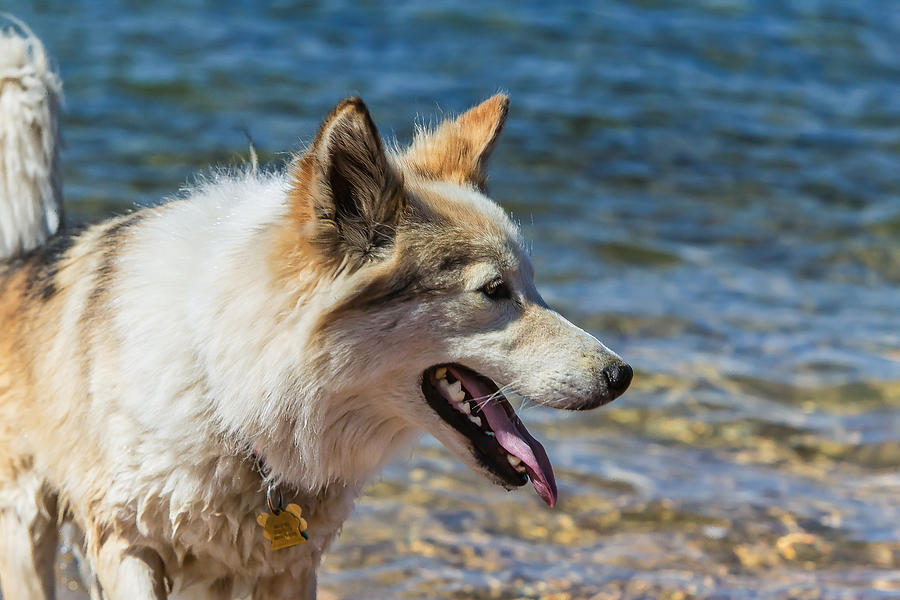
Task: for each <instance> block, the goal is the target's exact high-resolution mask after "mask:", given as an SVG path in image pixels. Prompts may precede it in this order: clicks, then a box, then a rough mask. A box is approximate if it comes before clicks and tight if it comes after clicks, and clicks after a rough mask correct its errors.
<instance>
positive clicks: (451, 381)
mask: <svg viewBox="0 0 900 600" xmlns="http://www.w3.org/2000/svg"><path fill="white" fill-rule="evenodd" d="M422 392H423V393H424V394H425V399H426V400H427V401H428V404H429V405H431V408H433V409H434V411H435V412H437V414H438V415H439V416H440V417H441V418H442V419H443V420H444V421H446V422H447V424H449V425H450V426H451V427H453V428H454V429H455V430H456V431H458V432H459V433H460V434H462V435H463V436H465V438H466V439H468V440H469V441H470V442H471V443H472V453H473V454H474V456H475V458H476V459H477V460H478V461H479V462H480V463H481V464H482V465H483V466H484V467H485V468H486V469H487V470H489V471H490V472H491V473H493V474H494V475H495V476H496V477H497V478H498V479H499V480H500V482H501V483H502V484H503V485H506V486H509V487H519V486H523V485H525V484H526V483H527V482H528V480H529V479H530V480H531V484H532V485H533V486H534V489H535V491H537V493H538V495H539V496H540V497H541V499H543V501H544V502H546V503H547V505H548V506H550V507H553V506H554V505H555V504H556V498H557V493H556V481H555V479H554V478H553V467H552V466H551V465H550V460H549V459H548V458H547V453H546V452H545V451H544V447H543V446H542V445H541V443H540V442H539V441H537V440H536V439H534V437H532V435H531V434H530V433H528V430H527V429H525V425H523V424H522V421H521V420H519V417H518V415H516V412H515V411H514V410H513V407H512V406H510V404H509V402H508V401H507V399H506V397H505V396H504V395H503V393H502V392H501V391H500V389H499V388H498V387H497V385H496V384H495V383H494V382H493V381H492V380H491V379H489V378H487V377H485V376H484V375H481V374H479V373H476V372H475V371H473V370H472V369H469V368H466V367H463V366H462V365H458V364H451V365H438V366H435V367H431V368H430V369H427V370H426V371H425V373H424V374H423V376H422Z"/></svg>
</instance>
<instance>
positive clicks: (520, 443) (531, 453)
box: [450, 367, 557, 508]
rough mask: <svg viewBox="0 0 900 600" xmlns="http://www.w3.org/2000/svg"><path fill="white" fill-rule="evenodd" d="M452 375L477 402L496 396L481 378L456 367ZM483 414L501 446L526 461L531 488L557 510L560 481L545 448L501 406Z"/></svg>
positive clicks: (490, 404)
mask: <svg viewBox="0 0 900 600" xmlns="http://www.w3.org/2000/svg"><path fill="white" fill-rule="evenodd" d="M450 372H451V373H453V375H455V376H456V378H457V379H459V380H461V381H462V382H463V383H464V384H465V387H466V389H467V390H469V393H470V394H472V397H473V398H479V397H482V398H486V397H488V396H490V395H491V394H493V393H494V390H491V389H489V388H488V387H487V386H486V385H484V383H482V382H481V381H480V380H478V379H477V378H472V377H466V376H465V375H464V374H463V373H460V372H459V371H457V370H456V369H454V368H452V367H451V368H450ZM481 410H482V412H484V416H485V417H486V418H487V422H488V425H490V426H491V429H493V430H494V434H495V435H496V436H497V442H498V443H499V444H500V445H501V446H503V448H504V449H506V451H507V452H509V453H510V454H512V455H513V456H515V457H518V458H519V459H521V460H522V464H524V465H525V471H526V472H527V473H528V477H529V478H530V479H531V485H533V486H534V489H535V491H536V492H537V493H538V496H540V497H541V499H542V500H543V501H544V502H546V503H547V505H548V506H549V507H550V508H553V507H554V506H555V505H556V498H557V493H556V480H555V479H554V478H553V467H552V466H551V465H550V459H549V458H547V452H546V451H544V447H543V446H542V445H541V443H540V442H539V441H537V440H536V439H534V437H532V435H531V434H530V433H528V430H527V429H525V425H523V424H522V421H520V420H519V418H518V417H513V418H514V419H515V422H514V421H513V419H510V418H509V416H507V414H506V411H505V410H504V409H503V407H502V406H500V404H499V403H498V402H495V401H493V400H492V401H490V402H487V403H486V404H485V405H484V406H482V407H481Z"/></svg>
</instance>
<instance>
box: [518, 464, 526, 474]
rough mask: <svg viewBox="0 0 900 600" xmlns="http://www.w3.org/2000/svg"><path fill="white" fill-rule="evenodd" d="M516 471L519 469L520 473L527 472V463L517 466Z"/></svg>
mask: <svg viewBox="0 0 900 600" xmlns="http://www.w3.org/2000/svg"><path fill="white" fill-rule="evenodd" d="M516 471H518V472H519V473H527V472H528V471H527V470H526V469H525V465H519V466H518V467H516Z"/></svg>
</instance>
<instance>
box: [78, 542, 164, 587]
mask: <svg viewBox="0 0 900 600" xmlns="http://www.w3.org/2000/svg"><path fill="white" fill-rule="evenodd" d="M94 568H95V570H96V572H97V578H98V579H99V580H100V586H101V587H102V588H103V597H104V598H106V599H108V600H165V599H166V598H167V597H168V588H169V587H170V586H169V582H168V581H167V580H166V572H165V566H164V565H163V561H162V558H160V556H159V554H157V553H156V552H155V551H154V550H152V549H150V548H147V547H143V546H132V545H131V544H129V543H128V542H127V541H126V540H124V539H122V538H117V537H112V536H110V537H109V538H108V539H106V540H105V541H104V542H103V545H102V546H101V547H100V550H99V552H98V553H97V557H96V559H95V560H94Z"/></svg>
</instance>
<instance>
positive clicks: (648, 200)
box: [3, 0, 900, 600]
mask: <svg viewBox="0 0 900 600" xmlns="http://www.w3.org/2000/svg"><path fill="white" fill-rule="evenodd" d="M272 4H273V5H272V7H271V8H268V9H263V8H260V7H258V6H257V5H256V3H251V2H234V3H230V4H223V3H218V2H217V3H213V2H208V3H207V2H199V1H195V2H187V3H185V2H178V3H176V2H157V3H152V4H151V3H143V2H118V3H115V4H114V5H110V4H109V3H99V2H96V3H95V2H89V1H87V0H69V1H67V2H60V1H49V0H47V1H42V2H37V3H35V4H32V3H26V2H22V1H20V0H14V1H13V2H12V4H10V3H9V0H6V1H5V2H4V4H3V8H4V9H6V10H10V11H12V12H14V13H16V14H17V15H19V16H20V17H22V18H24V19H25V20H27V21H28V22H29V23H30V24H31V25H32V26H33V28H34V29H35V30H36V31H37V32H38V33H39V34H40V35H41V36H42V37H43V39H44V40H45V41H46V43H47V45H48V47H49V49H50V50H51V52H52V53H53V54H54V55H55V56H57V57H58V58H59V62H60V66H61V70H62V74H63V77H64V80H65V84H66V94H67V100H68V112H67V114H66V118H65V124H64V127H65V132H66V139H67V143H68V149H67V151H66V153H65V165H66V171H65V177H66V194H67V196H68V202H69V207H70V214H71V216H73V218H80V219H93V218H97V217H99V216H101V215H104V214H108V213H111V212H116V211H122V210H125V209H127V208H129V207H130V206H132V205H134V204H145V203H152V202H155V201H157V199H158V198H159V197H161V196H163V195H166V194H169V193H171V192H173V191H174V190H176V189H177V188H178V187H179V186H180V185H181V184H182V183H183V182H184V181H185V180H187V179H188V178H189V177H190V175H191V173H193V172H195V171H196V170H198V169H202V168H205V167H206V166H207V165H210V164H213V163H217V164H235V163H237V162H239V161H241V160H244V159H245V158H246V142H245V137H244V134H243V133H242V130H243V129H246V130H247V131H249V133H250V134H251V135H252V137H253V139H254V140H255V142H256V144H257V145H258V147H259V149H260V150H261V153H262V156H263V158H264V159H265V160H267V161H274V162H279V161H281V162H283V161H284V160H285V159H286V155H285V154H283V153H284V152H285V151H288V150H291V149H297V148H299V147H300V143H301V140H307V141H308V140H309V139H310V138H311V136H312V135H313V133H314V132H315V128H316V125H317V123H318V121H319V120H320V119H321V118H322V117H323V116H324V115H325V114H326V113H327V112H328V111H329V109H330V108H331V106H332V105H333V104H334V103H335V102H336V101H337V100H338V99H340V98H341V97H343V96H345V95H349V94H359V95H361V96H362V97H363V98H364V99H365V100H366V102H367V103H368V104H369V106H370V108H371V110H372V112H373V114H374V116H375V119H376V121H377V122H378V123H379V124H380V127H381V129H382V132H383V133H384V134H385V135H387V136H396V137H398V138H399V139H400V140H408V139H409V137H410V134H411V131H412V119H411V117H412V116H414V115H420V117H421V119H423V120H426V121H427V120H428V119H429V118H432V119H433V118H434V115H436V114H439V110H448V111H459V110H462V109H464V108H466V107H467V106H469V105H471V104H472V103H474V102H475V101H477V100H479V99H481V98H484V97H486V96H488V95H490V94H491V93H493V92H495V91H496V90H498V89H503V90H507V91H508V92H509V93H510V95H511V97H512V112H511V117H510V121H509V123H508V127H507V129H506V131H505V134H504V139H503V142H502V144H501V145H500V147H499V149H498V150H497V152H496V154H495V156H494V159H493V166H492V180H491V181H492V190H493V193H494V196H495V197H496V198H497V199H498V200H499V201H500V202H501V203H503V204H504V206H506V207H507V208H508V209H510V210H511V211H512V212H513V213H515V215H516V216H517V217H518V219H520V220H521V222H522V226H523V228H524V230H525V232H526V234H527V237H528V238H529V239H531V240H533V254H534V261H535V263H536V267H537V270H538V279H539V284H540V286H541V289H542V290H543V292H544V294H545V297H546V298H547V299H548V301H550V302H551V303H552V304H554V305H555V306H557V307H558V308H559V309H560V310H561V311H562V312H564V313H565V314H567V315H569V316H570V317H571V318H573V319H574V320H576V321H577V322H579V323H581V324H583V325H585V326H586V327H587V328H589V329H590V330H592V331H594V332H596V333H597V334H598V335H599V336H600V337H601V339H603V340H605V341H606V342H607V343H608V344H609V345H610V346H611V347H613V348H615V349H616V350H617V351H619V352H620V353H621V354H622V355H623V356H625V357H626V358H627V359H628V360H629V361H630V362H631V363H632V364H633V365H634V366H635V367H636V369H637V375H636V379H635V382H634V384H633V386H632V390H631V391H629V392H628V394H627V395H626V396H625V397H623V398H622V399H620V400H618V401H616V402H615V403H614V404H613V405H611V406H609V407H607V408H604V409H602V410H599V411H596V412H594V413H589V414H577V415H564V414H559V413H555V412H551V411H548V410H542V409H529V410H527V411H526V412H525V419H526V421H528V423H529V424H530V425H529V426H530V427H531V429H532V431H533V432H536V433H537V434H538V435H539V436H540V437H541V438H542V439H543V440H544V441H545V442H546V446H547V449H548V451H549V454H550V456H551V458H553V459H554V462H555V465H556V469H557V478H558V479H559V481H560V487H561V491H560V496H561V504H560V506H559V507H558V509H556V510H554V511H549V510H547V509H545V508H544V507H543V506H542V505H541V503H540V501H539V500H538V499H537V497H536V496H535V495H534V494H532V493H530V492H529V491H520V492H517V493H512V494H508V493H506V492H503V491H502V490H500V489H497V488H494V487H491V486H490V485H489V484H487V483H486V482H485V481H483V480H482V479H480V478H479V477H478V476H476V475H474V474H472V473H470V472H468V471H467V470H466V469H465V468H464V467H463V466H461V465H460V464H459V463H458V462H457V461H456V460H455V459H453V458H452V457H450V456H449V455H448V453H447V452H446V451H445V450H443V448H442V447H440V446H439V445H438V444H437V443H435V442H433V441H432V440H429V439H425V440H423V443H422V445H421V447H420V448H419V449H418V450H417V451H416V453H415V454H414V455H413V457H412V458H411V459H410V460H409V461H408V462H401V463H400V464H397V465H393V466H391V467H389V468H388V469H387V470H386V471H385V473H384V476H383V478H382V479H381V480H380V482H376V483H374V484H373V485H372V486H371V487H370V488H369V490H368V493H367V495H366V496H365V497H363V498H362V499H361V500H360V502H359V508H358V510H357V512H356V514H355V516H354V517H353V518H352V519H351V520H350V521H349V522H348V523H347V524H346V526H345V530H344V534H343V535H342V537H341V539H340V541H339V543H338V544H336V546H335V547H334V549H333V550H332V552H331V554H330V555H329V556H328V557H327V559H326V561H325V564H324V566H323V569H322V575H321V589H322V596H323V597H327V598H401V597H402V598H436V597H440V598H472V597H478V598H547V599H551V598H552V599H557V600H559V599H564V598H618V597H626V598H672V599H674V598H691V597H704V598H753V597H760V596H761V597H771V598H788V597H791V598H796V597H809V598H812V597H816V598H888V597H894V598H896V597H900V544H898V540H900V475H898V469H897V467H898V465H900V332H898V328H897V326H896V314H897V305H898V302H900V241H898V235H900V176H898V173H900V62H898V61H897V57H898V56H900V52H898V51H900V7H898V6H897V4H896V3H894V2H892V1H890V0H884V1H876V0H866V1H859V2H853V3H850V2H842V1H840V0H826V1H821V2H812V1H795V2H766V1H762V2H756V1H750V0H747V1H744V2H741V1H738V0H708V1H701V2H683V3H671V2H656V1H654V0H643V1H640V0H633V1H626V0H614V1H610V2H604V3H596V4H592V3H589V2H572V3H566V4H565V5H561V6H553V7H551V6H550V5H548V4H547V3H545V2H518V3H516V4H515V8H511V5H510V6H504V5H501V4H495V3H492V2H481V3H472V4H471V6H469V7H466V6H463V3H457V2H448V1H429V2H424V1H421V0H419V1H414V2H411V3H407V4H406V6H405V7H402V8H390V9H388V8H386V7H383V6H382V5H381V4H380V3H364V4H361V5H355V6H351V5H350V4H347V3H344V2H332V3H328V4H327V5H321V6H320V5H318V4H316V3H303V4H301V5H299V6H291V5H289V4H288V3H284V2H281V3H278V2H276V3H272ZM560 4H562V3H560ZM64 560H68V559H64ZM69 572H70V571H66V570H63V572H62V573H61V576H60V586H61V588H67V587H68V586H71V587H72V588H73V589H76V590H77V589H78V584H77V582H75V581H74V580H72V579H69Z"/></svg>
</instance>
